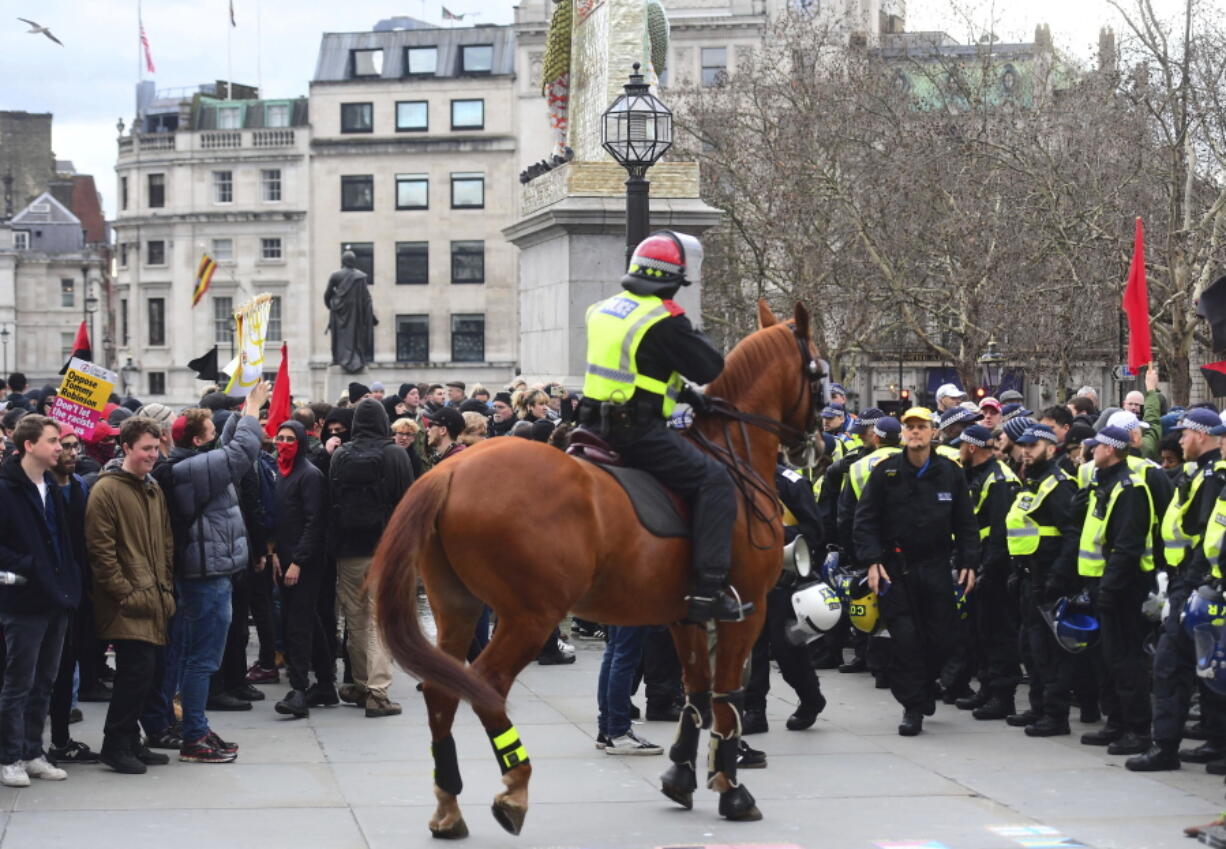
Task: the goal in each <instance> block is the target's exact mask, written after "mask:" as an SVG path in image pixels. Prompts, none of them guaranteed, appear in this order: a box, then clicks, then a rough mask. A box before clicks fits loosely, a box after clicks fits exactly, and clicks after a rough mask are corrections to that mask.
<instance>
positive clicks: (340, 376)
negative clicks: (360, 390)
mask: <svg viewBox="0 0 1226 849" xmlns="http://www.w3.org/2000/svg"><path fill="white" fill-rule="evenodd" d="M372 380H374V378H373V377H371V376H370V372H368V371H367V370H366V369H363V370H362V371H360V372H358V373H357V374H350V373H349V372H347V371H345V370H344V369H343V368H341V367H340V366H337V365H330V366H328V368H327V371H325V372H324V396H323V398H322V399H320V400H323V401H327V402H328V403H329V404H335V403H336V401H337V399H338V398H340V397H341V393H342V392H348V391H349V384H351V383H354V382H355V381H356V382H357V383H361V384H363V385H364V386H370V382H371V381H372ZM393 391H394V388H393Z"/></svg>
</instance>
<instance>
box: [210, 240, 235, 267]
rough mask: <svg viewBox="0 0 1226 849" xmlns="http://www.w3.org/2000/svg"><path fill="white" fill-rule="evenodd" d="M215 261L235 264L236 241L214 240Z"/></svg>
mask: <svg viewBox="0 0 1226 849" xmlns="http://www.w3.org/2000/svg"><path fill="white" fill-rule="evenodd" d="M213 259H215V260H217V261H218V262H234V240H233V239H214V240H213Z"/></svg>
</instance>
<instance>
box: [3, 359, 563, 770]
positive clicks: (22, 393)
mask: <svg viewBox="0 0 1226 849" xmlns="http://www.w3.org/2000/svg"><path fill="white" fill-rule="evenodd" d="M55 394H56V392H55V388H54V387H52V386H45V387H43V388H42V389H31V388H30V387H29V386H28V385H27V382H26V380H25V377H24V376H23V375H21V374H12V375H9V377H8V380H7V381H0V406H2V407H3V409H2V410H0V427H2V428H3V449H2V452H3V458H2V462H0V628H2V629H3V635H4V640H3V646H2V648H3V652H4V658H3V665H4V670H5V671H4V684H3V689H2V690H0V770H2V774H0V781H2V782H3V783H4V784H6V785H9V786H17V787H21V786H27V785H28V784H29V781H30V779H31V778H42V779H52V780H60V779H64V778H66V777H67V772H66V771H65V770H64V769H63V767H64V766H66V765H68V764H74V763H96V762H99V761H101V762H102V763H104V764H106V765H107V766H109V767H111V768H112V769H114V770H116V771H118V772H121V773H130V774H139V773H144V772H146V770H147V768H148V766H150V765H157V764H165V763H168V762H169V755H168V754H166V753H164V751H162V750H170V751H177V752H178V758H179V760H181V761H185V762H189V763H227V762H231V761H234V760H235V759H236V758H237V756H238V751H239V745H238V744H237V743H235V742H230V741H227V740H225V739H223V738H222V737H221V736H220V735H219V734H218V732H217V731H216V730H215V729H214V727H213V724H212V723H211V721H210V718H211V716H213V715H215V714H216V713H219V712H224V711H240V710H251V709H252V708H253V703H254V702H258V701H262V700H264V699H265V698H266V697H265V693H264V692H263V691H262V690H261V689H260V688H258V687H256V686H254V685H256V684H274V683H277V682H278V681H280V680H281V676H282V670H284V673H285V675H286V677H287V678H288V684H289V688H290V689H289V692H288V693H287V694H286V695H285V697H284V698H282V699H280V700H278V701H277V702H276V703H275V705H274V706H273V708H274V710H275V712H276V713H278V714H281V715H285V716H291V717H305V716H308V715H309V713H310V710H311V708H313V707H324V706H333V705H338V704H340V703H341V702H345V703H347V704H352V705H357V706H358V707H360V708H362V709H363V712H364V715H365V716H366V717H369V718H378V717H385V716H394V715H397V714H399V713H400V712H401V707H400V705H399V704H397V703H396V702H394V701H392V700H391V698H390V697H389V694H388V690H389V687H390V685H391V681H392V670H391V662H390V660H389V657H388V654H387V651H386V649H385V648H384V646H383V644H382V641H381V640H380V638H379V636H378V633H377V629H376V626H375V619H374V609H373V604H372V600H371V598H370V596H369V594H368V593H367V592H366V590H365V588H364V582H365V578H366V573H367V571H368V569H369V567H370V563H371V559H372V557H373V554H374V550H375V546H376V545H377V543H378V540H379V537H380V534H381V533H382V530H383V527H384V525H385V523H386V521H387V519H388V517H389V516H390V515H391V512H392V510H393V509H394V508H395V506H396V504H397V503H398V502H399V500H400V498H401V496H402V495H403V494H404V492H405V491H406V490H407V489H408V487H409V486H410V485H411V484H412V483H413V481H414V480H415V479H416V478H417V477H418V476H420V475H421V474H424V473H425V472H426V471H427V470H429V469H430V468H432V467H433V466H434V465H436V464H438V463H441V462H444V461H446V460H447V459H448V458H450V457H452V456H454V455H455V454H457V453H459V452H461V451H463V450H465V448H467V447H469V446H471V445H473V444H475V443H476V442H478V441H480V440H482V439H486V438H488V437H491V436H510V435H514V436H519V437H523V438H526V439H532V440H538V441H542V442H546V441H548V440H549V439H550V437H551V436H554V435H555V434H554V431H555V429H557V430H558V431H559V433H558V436H560V435H561V434H562V433H564V432H565V430H566V429H567V428H569V427H570V425H569V424H567V423H566V422H567V421H568V420H569V419H571V418H573V405H574V398H573V397H568V396H567V393H566V391H565V390H564V389H563V387H561V385H558V384H553V385H549V386H545V387H528V386H526V385H524V384H523V382H522V381H518V382H517V383H516V384H513V385H512V386H511V387H508V388H507V389H506V390H502V391H498V392H496V393H490V392H489V391H488V390H486V389H485V388H483V387H481V386H470V387H466V386H465V385H464V384H463V383H460V382H453V383H450V384H448V385H446V386H442V385H430V384H421V385H418V384H408V383H406V384H403V385H401V386H400V387H399V390H398V391H397V392H396V393H388V392H387V390H386V389H385V387H384V386H383V385H381V384H379V383H374V384H372V385H371V386H369V387H367V386H363V385H361V384H358V383H352V384H350V386H349V387H348V391H347V392H346V393H345V395H344V396H343V397H342V398H340V399H337V403H336V404H328V403H322V402H316V403H305V402H304V403H299V404H297V405H293V406H291V407H290V408H289V409H282V410H280V411H278V413H275V414H274V413H270V409H271V405H270V403H269V394H270V388H269V386H268V385H266V384H260V385H258V386H256V387H255V388H254V389H253V390H252V391H251V393H250V394H249V395H247V396H246V397H245V398H238V397H233V396H229V395H226V394H224V393H223V392H221V391H220V390H218V389H216V388H213V389H211V390H210V391H208V392H206V393H205V394H204V395H203V397H202V398H201V399H200V402H199V403H198V404H197V405H195V406H193V407H190V408H187V409H181V410H174V409H172V408H170V407H168V406H166V405H164V404H158V403H150V404H142V403H141V402H140V401H139V400H138V399H135V398H131V397H129V398H118V397H112V399H111V403H110V404H109V405H108V406H107V407H106V409H105V410H104V412H103V418H102V419H101V421H99V422H98V423H97V425H96V426H95V427H94V428H93V430H92V432H89V433H88V434H86V435H87V436H88V438H87V439H82V438H81V435H79V434H78V433H77V431H75V430H74V429H73V427H72V426H69V425H67V424H64V423H61V422H59V421H56V420H54V419H52V418H49V417H48V416H47V415H46V413H47V412H48V411H49V410H50V408H51V405H52V403H53V401H54V398H55ZM270 415H275V417H276V418H278V419H281V420H280V421H271V422H270V421H269V416H270ZM251 624H254V626H255V634H256V637H255V642H256V646H255V663H254V664H251V665H250V666H249V665H248V644H249V642H250V637H249V635H250V632H251V627H250V625H251ZM489 629H490V617H489V615H488V613H487V615H486V616H484V617H482V622H481V625H480V626H479V627H478V629H477V632H476V633H475V634H474V641H473V642H474V644H473V652H474V656H475V652H477V651H480V649H481V647H482V646H483V645H484V644H485V643H486V642H487V641H488V639H489ZM112 657H113V666H112V665H111V662H110V661H111V658H112ZM337 660H340V661H341V670H340V680H339V686H338V670H337ZM539 661H540V662H541V663H542V664H564V663H571V662H573V661H574V649H573V646H572V645H571V644H570V643H569V642H568V641H567V640H565V639H563V638H562V636H561V634H560V632H558V631H555V633H554V635H553V636H552V637H551V638H550V641H549V643H548V644H547V645H546V646H545V647H544V648H543V649H542V651H541V655H540V658H539ZM88 702H103V703H107V707H106V720H105V724H104V730H103V740H102V742H101V747H100V749H99V750H97V751H95V750H94V749H93V748H91V747H90V746H89V745H87V744H86V743H85V742H84V741H78V740H74V739H72V737H71V735H70V732H69V726H70V725H71V724H72V723H73V722H75V721H79V720H80V719H81V718H82V712H81V708H80V707H79V705H80V704H81V703H88ZM48 716H50V719H51V723H50V724H51V736H50V746H49V747H45V742H46V741H45V740H44V729H45V725H46V720H47V717H48Z"/></svg>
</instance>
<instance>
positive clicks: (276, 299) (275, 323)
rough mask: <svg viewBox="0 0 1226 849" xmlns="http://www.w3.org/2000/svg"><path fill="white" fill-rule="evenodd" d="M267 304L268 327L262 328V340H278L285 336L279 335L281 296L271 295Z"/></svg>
mask: <svg viewBox="0 0 1226 849" xmlns="http://www.w3.org/2000/svg"><path fill="white" fill-rule="evenodd" d="M268 304H269V306H268V327H266V328H265V330H264V340H265V341H266V342H280V341H281V340H282V339H284V338H285V337H283V336H282V335H281V296H280V295H273V296H272V299H271V300H270V301H269V302H268Z"/></svg>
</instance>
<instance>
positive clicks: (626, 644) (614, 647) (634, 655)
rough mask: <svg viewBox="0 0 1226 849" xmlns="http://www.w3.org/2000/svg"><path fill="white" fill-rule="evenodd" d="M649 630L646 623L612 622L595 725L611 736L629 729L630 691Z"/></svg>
mask: <svg viewBox="0 0 1226 849" xmlns="http://www.w3.org/2000/svg"><path fill="white" fill-rule="evenodd" d="M647 631H648V626H646V625H633V626H623V625H611V626H609V643H608V645H606V646H605V649H604V659H603V660H602V661H601V662H600V678H599V680H598V681H597V684H596V704H597V706H598V707H599V708H600V715H599V716H598V717H597V719H596V725H597V727H598V728H599V729H600V733H601V734H604V735H605V736H606V737H608V738H609V739H610V740H612V739H614V738H617V737H621V736H622V735H623V734H625V733H626V732H627V731H629V730H630V694H631V693H632V692H634V672H635V670H636V669H638V667H639V661H641V660H642V659H643V639H644V638H645V637H646V636H647Z"/></svg>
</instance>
